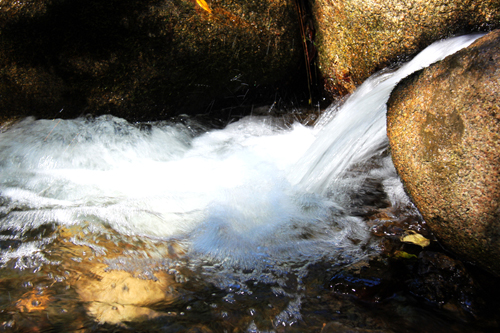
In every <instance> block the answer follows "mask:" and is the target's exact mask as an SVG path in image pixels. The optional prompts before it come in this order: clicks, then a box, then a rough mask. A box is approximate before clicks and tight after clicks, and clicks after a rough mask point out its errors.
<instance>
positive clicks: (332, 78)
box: [312, 0, 500, 96]
mask: <svg viewBox="0 0 500 333" xmlns="http://www.w3.org/2000/svg"><path fill="white" fill-rule="evenodd" d="M312 13H313V17H314V20H315V28H316V34H317V35H316V41H315V44H316V47H317V49H318V59H317V61H318V65H319V67H320V72H321V73H322V75H323V78H324V80H325V88H326V90H327V92H329V93H330V94H331V95H333V96H335V95H344V94H346V93H351V92H353V91H354V89H355V88H356V87H357V86H358V85H360V84H361V83H362V82H363V81H364V80H365V79H366V78H368V77H369V76H370V75H371V74H373V73H374V72H375V71H377V70H379V69H381V68H383V67H385V66H387V65H388V64H389V63H390V62H393V61H397V60H398V59H400V58H403V59H404V58H405V56H407V55H412V54H415V53H416V52H417V51H420V50H422V49H423V48H425V47H426V46H428V45H429V44H431V43H432V42H433V41H436V40H438V39H442V38H443V37H447V36H449V35H450V34H454V33H460V32H466V31H474V30H478V29H488V28H492V27H494V26H498V25H499V19H500V6H499V4H498V1H497V0H465V1H454V0H434V1H429V0H425V1H422V0H374V1H358V0H356V1H352V0H339V1H331V0H315V1H313V2H312Z"/></svg>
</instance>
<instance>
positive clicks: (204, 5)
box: [196, 0, 212, 14]
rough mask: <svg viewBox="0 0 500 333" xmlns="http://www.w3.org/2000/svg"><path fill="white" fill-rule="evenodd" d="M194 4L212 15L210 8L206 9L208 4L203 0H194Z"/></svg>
mask: <svg viewBox="0 0 500 333" xmlns="http://www.w3.org/2000/svg"><path fill="white" fill-rule="evenodd" d="M196 3H197V4H198V5H200V7H201V8H203V9H204V10H206V11H207V12H209V13H210V14H211V13H212V10H211V9H210V7H208V4H207V3H206V1H205V0H196Z"/></svg>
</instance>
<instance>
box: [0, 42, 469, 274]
mask: <svg viewBox="0 0 500 333" xmlns="http://www.w3.org/2000/svg"><path fill="white" fill-rule="evenodd" d="M478 37H479V36H463V37H457V38H453V39H449V40H445V41H441V42H438V43H435V44H433V45H431V46H430V47H429V48H427V49H426V50H425V51H423V52H422V53H420V54H419V55H418V56H417V57H415V58H414V59H413V60H412V61H411V62H409V63H408V64H406V65H404V66H402V67H401V68H400V69H399V70H397V71H382V72H381V73H379V74H376V75H375V76H373V77H372V78H370V79H369V80H367V82H365V83H364V84H363V85H362V86H361V87H359V89H357V90H356V92H355V93H353V94H352V96H350V97H349V99H348V100H347V101H346V102H345V103H344V104H343V105H342V106H340V107H338V108H336V107H331V108H330V109H329V110H328V111H327V112H326V113H325V115H324V118H323V119H322V120H321V121H319V122H318V125H316V126H315V127H314V128H310V127H305V126H303V125H301V124H298V123H296V124H293V125H292V126H284V125H283V124H281V123H280V121H279V120H276V119H272V118H269V117H247V118H244V119H242V120H240V121H238V122H236V123H233V124H230V125H228V126H227V127H226V128H224V129H222V130H204V129H203V128H198V129H197V130H196V131H194V130H193V124H180V123H177V124H173V123H168V122H158V123H150V124H130V123H128V122H126V121H125V120H123V119H119V118H116V117H112V116H102V117H98V118H95V119H94V118H78V119H72V120H61V119H54V120H43V119H41V120H35V119H34V118H26V119H24V120H23V121H20V122H18V123H17V124H15V125H14V126H13V127H12V128H10V129H9V130H7V131H4V132H2V133H0V231H2V232H3V233H2V236H1V237H4V238H5V237H7V238H9V237H10V238H9V239H15V240H16V241H17V240H18V241H20V242H23V245H18V246H17V247H16V246H14V247H11V248H8V249H3V250H2V258H4V259H2V260H3V261H2V262H0V264H2V265H3V264H5V260H11V259H12V260H14V259H15V258H16V257H17V258H26V257H29V256H33V255H34V254H37V255H40V250H41V249H43V248H44V247H47V246H49V245H50V242H51V241H52V240H51V239H45V238H43V237H42V236H40V239H37V240H36V241H31V243H29V242H28V240H27V238H26V237H27V236H26V235H27V234H29V233H30V232H35V231H36V230H40V227H41V226H47V225H56V226H66V227H68V226H79V225H83V224H86V225H87V224H90V225H91V226H92V228H93V229H92V230H94V231H93V232H95V233H96V234H106V233H109V228H111V229H112V230H113V231H114V232H116V233H119V234H122V235H127V236H131V235H133V236H137V237H147V238H149V239H156V240H165V241H175V242H178V244H180V245H182V246H183V247H185V249H186V251H187V253H188V254H189V255H191V258H197V257H199V258H203V260H205V259H208V260H212V259H214V260H218V261H221V262H224V263H225V264H227V265H229V266H232V265H237V266H241V267H257V266H259V267H270V266H273V265H274V266H276V265H278V266H279V265H281V263H283V262H286V261H288V262H290V261H292V262H302V261H304V260H305V261H308V262H311V261H315V260H319V259H320V258H323V257H325V256H326V257H328V258H335V259H338V260H339V261H341V260H347V261H348V260H352V258H354V257H357V258H359V257H362V256H363V255H365V254H366V253H367V248H369V246H368V242H369V232H368V230H367V228H366V226H365V224H364V222H363V221H362V219H360V218H359V217H356V216H351V215H350V214H349V213H348V210H346V207H345V203H344V202H343V201H342V200H341V197H342V196H345V195H346V193H347V194H349V193H354V192H356V191H357V189H358V188H359V186H360V185H359V182H358V183H356V182H357V179H358V178H359V177H358V178H356V177H350V176H348V172H350V171H352V170H353V168H354V167H357V166H359V165H362V164H366V163H367V162H368V161H370V160H371V159H373V158H374V157H376V156H379V155H380V153H381V151H383V150H384V149H385V148H386V147H387V139H386V134H385V104H386V101H387V99H388V97H389V94H390V91H391V90H392V89H393V87H394V86H395V85H396V84H397V82H398V81H399V80H401V79H402V78H403V77H405V76H407V75H408V74H410V73H412V72H414V71H416V70H418V69H420V68H422V67H425V66H427V65H429V64H430V63H432V62H435V61H438V60H440V59H442V58H444V57H445V56H446V55H448V54H451V53H453V52H455V51H457V50H458V49H460V48H463V47H465V46H467V45H468V44H470V43H472V41H473V40H474V39H475V38H478ZM200 132H201V134H200ZM378 168H382V169H384V168H388V169H391V168H392V165H391V163H390V161H388V159H387V158H386V159H383V160H381V161H379V162H378ZM391 170H392V169H391ZM363 172H367V173H371V174H375V173H377V172H376V171H374V170H371V171H370V170H364V171H363ZM391 172H392V171H391ZM380 175H382V176H380ZM358 176H359V174H358ZM378 177H379V178H383V177H386V178H387V177H389V176H387V175H385V176H384V172H382V171H381V172H379V176H378ZM390 177H392V178H390ZM390 177H389V178H390V179H389V178H387V179H381V181H382V182H384V181H386V183H387V182H388V181H389V182H390V181H391V180H394V179H395V174H394V172H392V173H391V175H390ZM361 178H363V177H361ZM7 234H8V235H10V236H5V235H7ZM89 237H90V238H92V235H90V236H89ZM5 258H8V259H5ZM348 258H350V259H348Z"/></svg>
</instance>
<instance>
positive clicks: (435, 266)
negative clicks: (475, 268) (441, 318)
mask: <svg viewBox="0 0 500 333" xmlns="http://www.w3.org/2000/svg"><path fill="white" fill-rule="evenodd" d="M418 259H419V260H418V264H417V265H415V269H414V272H413V273H414V274H413V275H412V276H413V278H412V279H411V280H410V281H409V282H408V288H409V290H410V292H412V293H413V294H414V295H416V296H418V297H421V298H424V299H425V300H427V301H428V302H431V303H433V304H435V305H437V306H439V307H442V308H444V309H447V310H450V311H462V312H464V314H465V313H468V314H470V315H473V316H474V315H475V314H477V313H480V312H481V311H482V310H483V309H482V308H483V307H484V302H483V300H482V299H481V296H480V295H481V290H479V287H478V286H477V285H476V283H475V281H474V280H473V279H472V277H471V276H470V275H469V273H468V272H467V270H466V268H465V266H464V265H463V264H462V262H460V261H458V260H454V259H452V258H450V257H449V256H447V255H445V254H443V253H439V252H431V251H423V252H421V253H420V254H419V256H418Z"/></svg>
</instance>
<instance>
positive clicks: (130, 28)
mask: <svg viewBox="0 0 500 333" xmlns="http://www.w3.org/2000/svg"><path fill="white" fill-rule="evenodd" d="M0 29H1V38H0V96H1V98H0V109H1V110H2V111H1V113H2V114H3V115H4V116H13V115H16V116H25V115H35V116H39V117H48V118H53V117H66V118H68V117H74V116H78V115H79V114H80V113H82V112H83V113H90V114H94V115H97V114H103V113H112V114H114V115H116V116H120V117H124V118H128V119H132V120H151V119H160V118H166V117H170V116H172V115H177V114H181V113H203V112H208V111H211V110H220V109H224V108H227V109H236V110H237V111H240V110H241V109H242V108H247V109H249V110H250V109H251V107H252V104H256V105H257V106H258V105H259V103H262V104H263V105H264V104H270V103H273V102H277V100H279V98H286V97H285V94H286V92H284V91H283V90H286V89H284V88H285V87H288V88H289V87H291V86H292V85H293V84H295V83H296V82H297V75H293V74H295V73H296V72H297V67H298V66H300V65H301V64H302V61H301V55H302V50H301V44H300V39H299V38H300V33H299V28H298V18H297V12H296V7H295V3H294V1H292V0H285V1H247V0H237V1H232V0H231V1H228V0H212V1H194V0H175V1H159V0H149V1H134V0H126V1H107V2H102V1H96V0H91V1H82V0H71V1H68V0H35V1H22V2H20V1H10V0H7V1H2V3H1V4H0ZM264 88H265V89H264ZM290 89H291V88H290ZM290 99H291V98H290Z"/></svg>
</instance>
